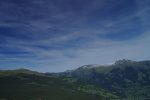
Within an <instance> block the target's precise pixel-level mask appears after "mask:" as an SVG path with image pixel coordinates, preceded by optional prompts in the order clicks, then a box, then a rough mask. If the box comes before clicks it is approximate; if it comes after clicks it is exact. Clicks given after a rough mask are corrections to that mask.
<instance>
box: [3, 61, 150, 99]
mask: <svg viewBox="0 0 150 100" xmlns="http://www.w3.org/2000/svg"><path fill="white" fill-rule="evenodd" d="M149 99H150V61H149V60H147V61H131V60H126V59H123V60H119V61H116V62H115V63H114V64H112V65H84V66H81V67H79V68H77V69H74V70H69V71H65V72H60V73H40V72H36V71H31V70H28V69H17V70H0V100H149Z"/></svg>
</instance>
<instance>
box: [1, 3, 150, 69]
mask: <svg viewBox="0 0 150 100" xmlns="http://www.w3.org/2000/svg"><path fill="white" fill-rule="evenodd" d="M149 43H150V0H0V69H17V68H27V69H31V70H36V71H40V72H62V71H65V70H70V69H75V68H77V67H79V66H82V65H87V64H111V63H113V62H115V61H116V60H120V59H130V60H135V61H140V60H150V52H149V51H150V45H149Z"/></svg>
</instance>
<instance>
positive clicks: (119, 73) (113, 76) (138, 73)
mask: <svg viewBox="0 0 150 100" xmlns="http://www.w3.org/2000/svg"><path fill="white" fill-rule="evenodd" d="M60 75H61V76H64V77H67V76H68V77H74V78H77V79H78V80H79V81H80V82H82V83H84V84H94V85H96V86H98V87H101V88H103V89H105V90H108V91H111V92H113V93H115V94H116V95H118V96H120V97H123V98H128V99H129V98H132V99H131V100H137V99H133V98H137V97H138V98H141V100H142V99H144V98H150V61H139V62H136V61H131V60H125V59H123V60H119V61H116V62H115V63H114V64H112V65H108V66H103V65H99V66H98V65H96V66H95V65H94V66H92V65H89V66H88V65H86V66H81V67H79V68H77V69H76V70H73V71H70V72H64V73H60Z"/></svg>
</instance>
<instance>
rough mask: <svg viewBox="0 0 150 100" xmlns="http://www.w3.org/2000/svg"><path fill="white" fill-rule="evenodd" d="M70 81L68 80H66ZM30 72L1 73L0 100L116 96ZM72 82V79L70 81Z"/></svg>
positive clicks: (94, 99)
mask: <svg viewBox="0 0 150 100" xmlns="http://www.w3.org/2000/svg"><path fill="white" fill-rule="evenodd" d="M66 79H67V80H68V78H66ZM66 79H65V78H63V79H60V78H58V77H51V76H46V75H44V74H41V73H37V72H33V71H29V70H22V69H21V70H14V71H0V99H2V98H4V100H104V99H106V98H107V99H112V98H114V97H115V96H114V95H112V94H110V93H107V92H106V91H102V90H95V89H96V88H95V87H91V86H82V85H79V84H76V83H75V82H68V81H66ZM70 80H71V79H70Z"/></svg>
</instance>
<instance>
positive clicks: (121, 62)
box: [115, 59, 135, 65]
mask: <svg viewBox="0 0 150 100" xmlns="http://www.w3.org/2000/svg"><path fill="white" fill-rule="evenodd" d="M134 62H135V61H132V60H128V59H122V60H118V61H116V62H115V65H120V64H126V63H134Z"/></svg>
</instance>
